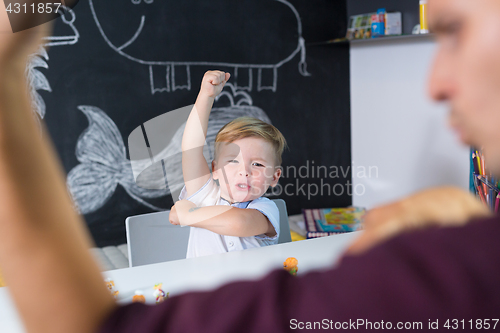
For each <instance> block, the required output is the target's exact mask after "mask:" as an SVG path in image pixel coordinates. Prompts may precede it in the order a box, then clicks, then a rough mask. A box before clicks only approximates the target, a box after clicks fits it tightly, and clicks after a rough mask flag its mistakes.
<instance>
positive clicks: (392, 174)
mask: <svg viewBox="0 0 500 333" xmlns="http://www.w3.org/2000/svg"><path fill="white" fill-rule="evenodd" d="M435 47H436V44H435V42H434V41H432V39H430V38H426V37H421V38H411V39H409V40H404V39H395V40H387V41H367V42H360V43H352V44H351V51H350V52H351V64H350V66H351V68H350V70H351V131H352V132H351V137H352V144H351V146H352V166H353V169H352V171H353V172H352V177H353V205H356V206H363V207H367V208H371V207H373V206H375V205H379V204H383V203H386V202H390V201H392V200H395V199H398V198H400V197H402V196H405V195H407V194H409V193H412V192H414V191H416V190H420V189H423V188H427V187H430V186H436V185H443V184H453V185H457V186H460V187H462V188H464V189H468V184H469V148H468V147H465V146H463V145H461V144H460V143H459V142H458V139H457V138H456V136H455V134H454V133H453V132H452V131H451V130H450V129H449V128H448V127H447V107H446V106H444V105H438V104H435V103H433V102H432V101H431V100H430V99H429V97H428V96H427V79H428V74H429V69H430V65H431V63H432V57H433V53H434V50H435ZM370 167H371V175H370V174H369V173H368V170H369V168H370ZM363 170H365V171H366V172H365V174H363ZM377 171H378V174H377Z"/></svg>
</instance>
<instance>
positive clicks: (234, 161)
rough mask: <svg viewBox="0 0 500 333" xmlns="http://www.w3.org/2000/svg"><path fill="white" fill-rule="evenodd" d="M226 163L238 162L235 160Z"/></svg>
mask: <svg viewBox="0 0 500 333" xmlns="http://www.w3.org/2000/svg"><path fill="white" fill-rule="evenodd" d="M228 163H238V161H237V160H229V162H228Z"/></svg>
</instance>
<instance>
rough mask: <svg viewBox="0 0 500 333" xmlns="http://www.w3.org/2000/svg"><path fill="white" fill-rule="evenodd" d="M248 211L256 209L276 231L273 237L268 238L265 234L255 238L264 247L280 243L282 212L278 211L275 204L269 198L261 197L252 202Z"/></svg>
mask: <svg viewBox="0 0 500 333" xmlns="http://www.w3.org/2000/svg"><path fill="white" fill-rule="evenodd" d="M247 209H256V210H258V211H259V212H261V213H262V214H264V216H265V217H267V219H268V220H269V222H271V224H272V225H273V227H274V230H275V231H276V235H275V236H273V237H268V236H266V235H264V234H261V235H257V236H255V238H256V239H257V240H258V241H259V242H260V243H262V245H274V244H277V243H278V238H279V235H280V212H279V210H278V207H277V206H276V204H275V203H274V202H272V201H271V200H269V199H268V198H263V197H260V198H258V199H255V200H254V201H252V202H251V203H250V204H249V205H248V206H247Z"/></svg>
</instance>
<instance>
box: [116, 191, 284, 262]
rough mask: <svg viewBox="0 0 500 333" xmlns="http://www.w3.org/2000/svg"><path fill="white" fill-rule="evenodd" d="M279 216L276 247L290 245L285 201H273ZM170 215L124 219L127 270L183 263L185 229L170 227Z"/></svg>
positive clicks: (158, 214)
mask: <svg viewBox="0 0 500 333" xmlns="http://www.w3.org/2000/svg"><path fill="white" fill-rule="evenodd" d="M273 201H274V203H275V204H276V206H277V207H278V209H279V212H280V236H279V238H278V243H286V242H291V241H292V237H291V236H290V226H289V225H288V215H287V211H286V204H285V201H283V200H282V199H274V200H273ZM169 213H170V211H165V212H159V213H151V214H143V215H136V216H130V217H127V219H126V220H125V228H126V232H127V248H128V261H129V266H130V267H135V266H140V265H148V264H155V263H159V262H164V261H171V260H178V259H185V258H186V252H187V244H188V239H189V228H188V227H180V226H176V225H172V224H170V222H169V221H168V214H169Z"/></svg>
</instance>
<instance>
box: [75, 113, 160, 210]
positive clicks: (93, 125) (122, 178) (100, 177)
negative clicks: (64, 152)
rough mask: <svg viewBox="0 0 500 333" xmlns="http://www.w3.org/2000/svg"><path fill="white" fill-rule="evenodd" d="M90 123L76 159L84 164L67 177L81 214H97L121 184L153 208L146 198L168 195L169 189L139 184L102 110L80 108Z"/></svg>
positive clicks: (154, 207)
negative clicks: (142, 186)
mask: <svg viewBox="0 0 500 333" xmlns="http://www.w3.org/2000/svg"><path fill="white" fill-rule="evenodd" d="M78 109H79V110H80V111H82V112H83V113H84V114H85V116H87V119H88V121H89V127H88V128H87V129H86V130H85V131H84V132H83V133H82V134H81V135H80V137H79V138H78V142H77V145H76V152H75V153H76V158H77V159H78V161H79V162H80V164H78V165H77V166H76V167H74V168H73V169H72V170H71V171H70V172H69V173H68V177H67V186H68V189H69V191H70V193H71V196H72V197H73V200H74V202H75V204H76V206H77V208H78V211H79V212H80V213H81V214H87V213H91V212H94V211H96V210H97V209H99V208H101V207H102V206H104V205H105V204H106V202H107V201H108V200H109V199H110V198H111V196H112V195H113V193H114V192H115V189H116V187H117V186H118V184H119V185H121V186H122V187H123V188H124V189H125V191H126V192H127V193H128V194H129V195H130V196H131V197H132V198H134V199H135V200H136V201H138V202H140V203H141V204H143V205H145V206H147V207H149V208H151V209H153V210H158V211H159V210H164V209H163V208H159V207H156V206H154V205H151V204H150V203H148V202H147V201H145V200H144V199H148V198H156V197H161V196H164V195H166V194H167V193H166V191H165V190H161V189H159V190H147V189H143V188H140V187H138V186H137V185H136V183H135V181H134V177H133V175H132V168H131V165H130V161H129V160H128V159H127V155H126V151H125V145H124V144H123V139H122V137H121V134H120V132H119V130H118V128H117V127H116V125H115V123H114V122H113V121H112V120H111V119H110V118H109V117H108V116H107V115H106V113H104V111H102V110H101V109H99V108H98V107H95V106H83V105H81V106H78Z"/></svg>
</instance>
